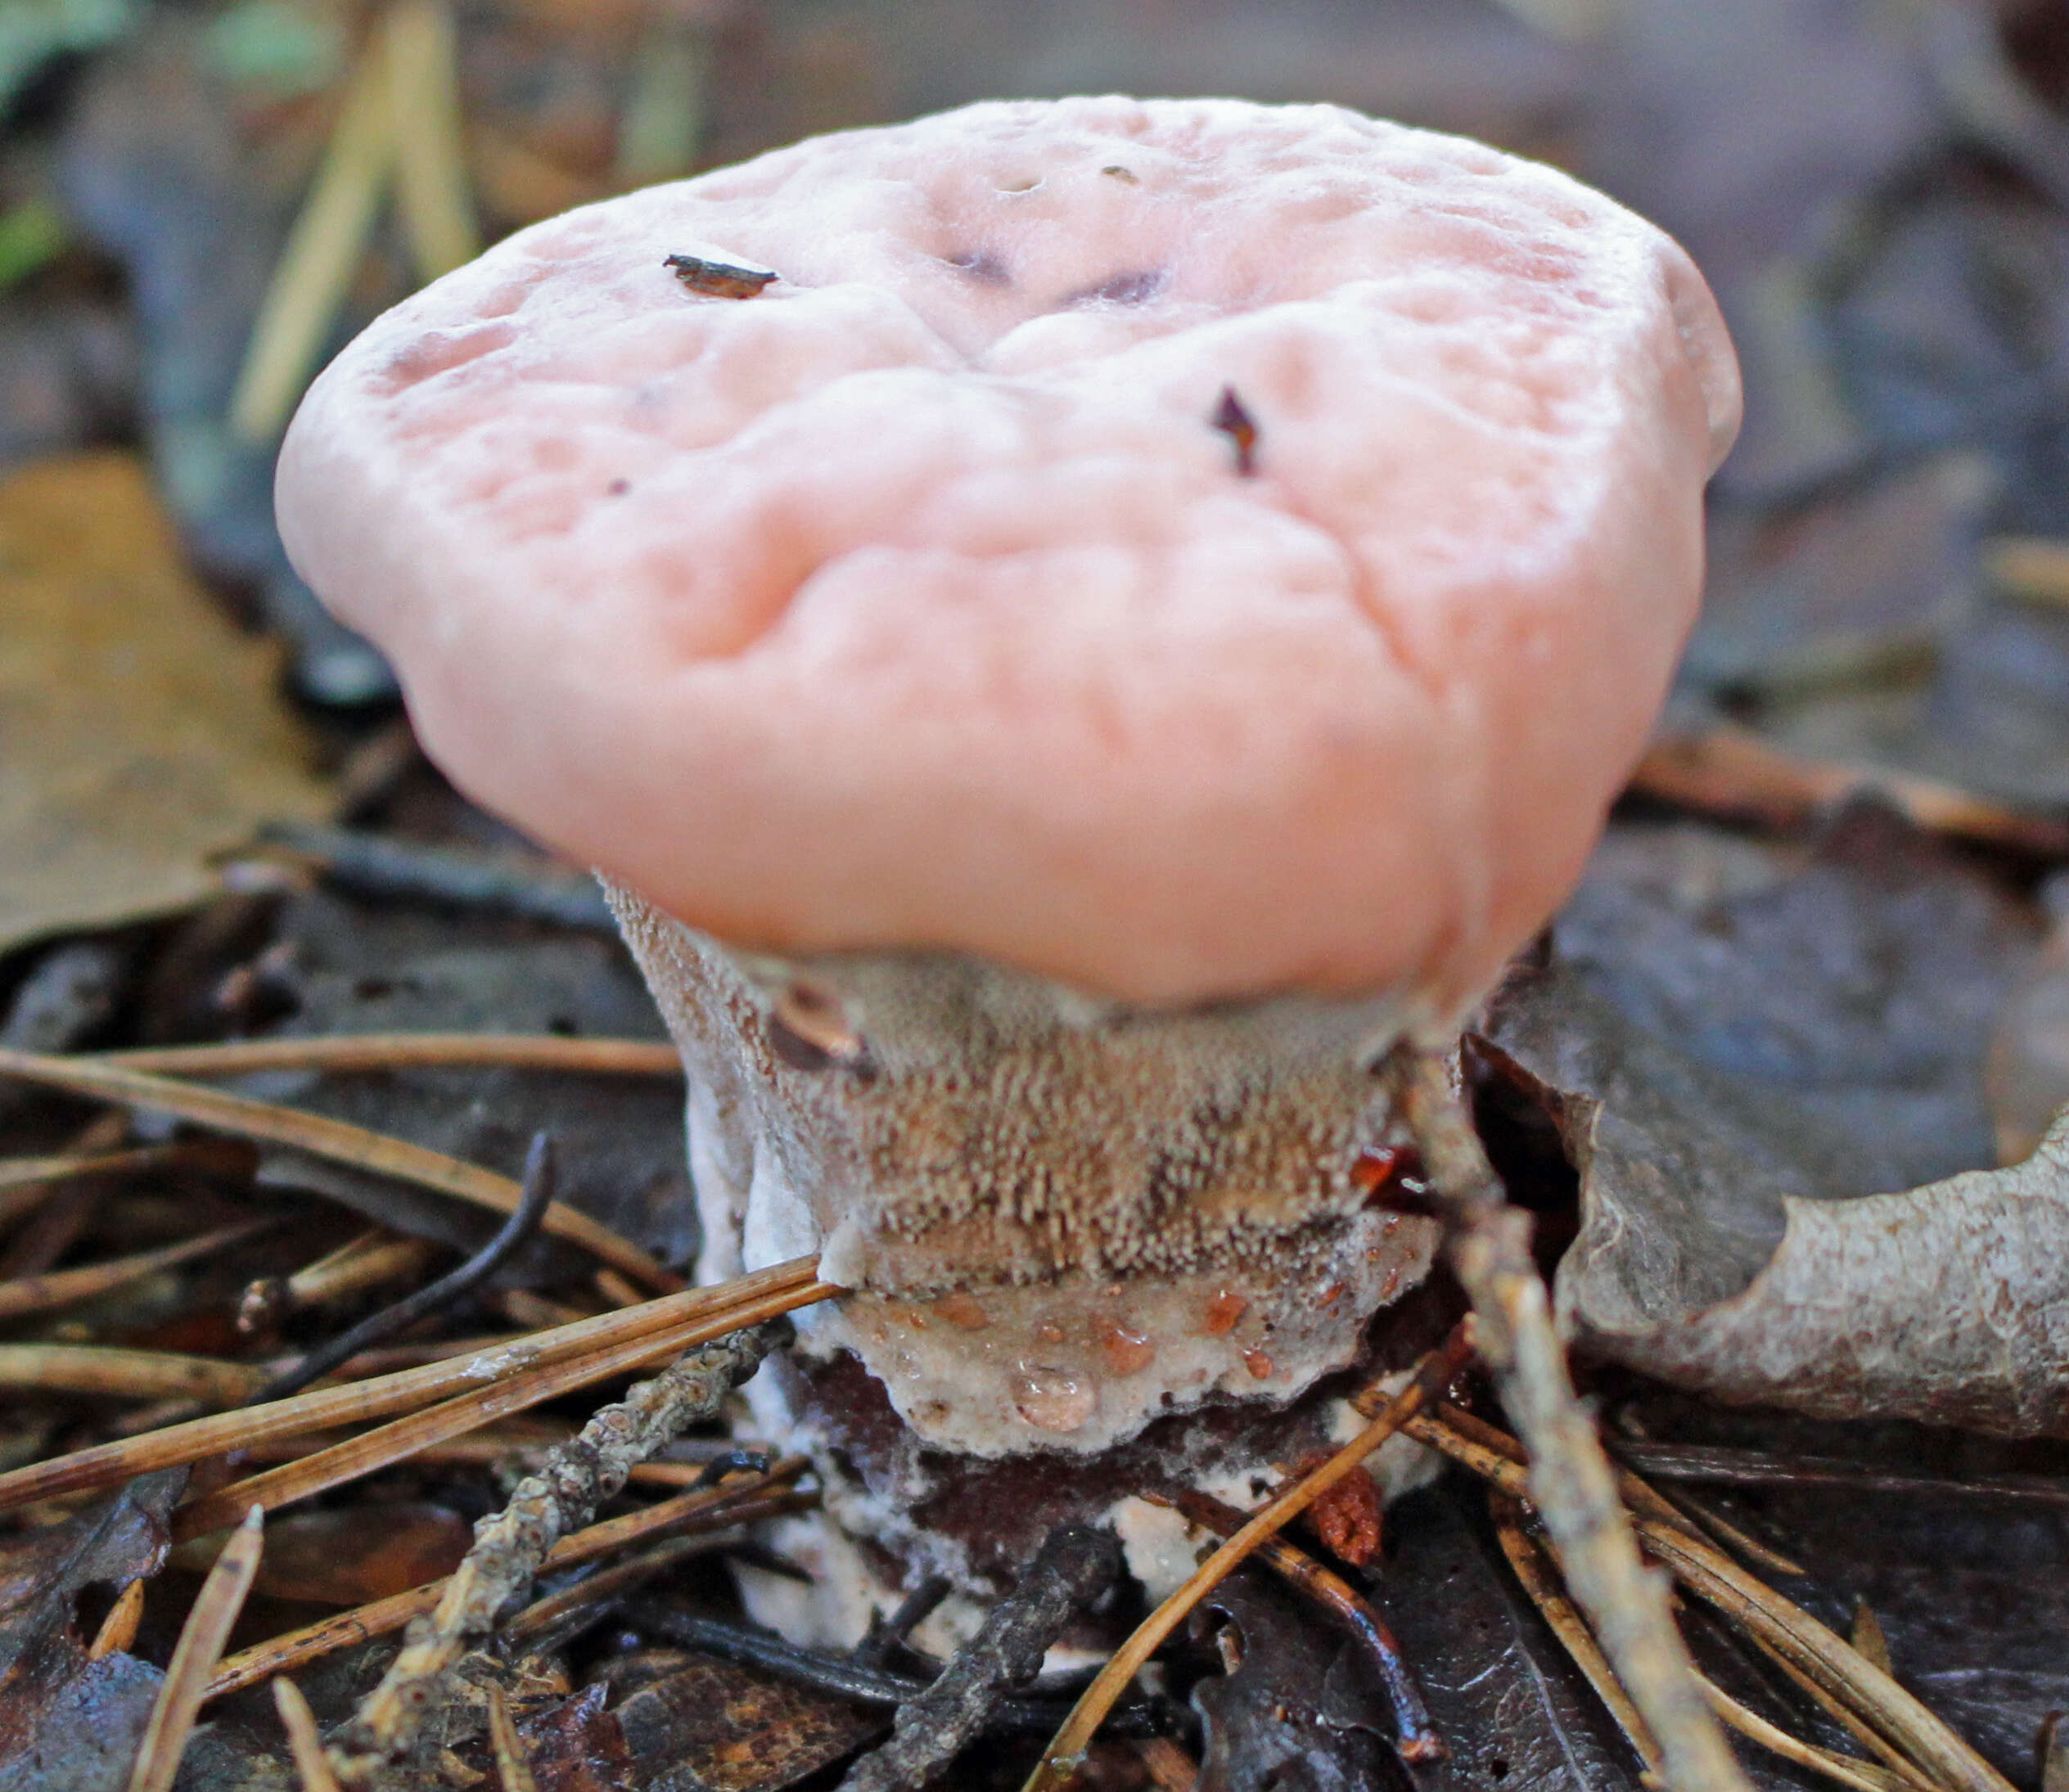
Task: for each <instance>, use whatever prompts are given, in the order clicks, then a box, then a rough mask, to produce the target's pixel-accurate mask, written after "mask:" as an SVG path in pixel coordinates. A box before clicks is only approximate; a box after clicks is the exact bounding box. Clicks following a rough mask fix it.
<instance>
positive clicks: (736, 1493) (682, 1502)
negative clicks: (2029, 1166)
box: [203, 1457, 805, 1699]
mask: <svg viewBox="0 0 2069 1792" xmlns="http://www.w3.org/2000/svg"><path fill="white" fill-rule="evenodd" d="M804 1470H805V1463H804V1461H803V1460H802V1458H800V1457H790V1458H788V1459H787V1460H786V1461H781V1462H778V1463H774V1464H773V1465H772V1466H770V1468H769V1472H768V1473H767V1474H766V1475H756V1476H755V1477H754V1478H753V1479H751V1480H746V1481H737V1482H733V1483H732V1484H729V1485H728V1486H724V1487H715V1488H700V1489H698V1490H697V1491H696V1492H694V1493H683V1494H678V1495H677V1496H676V1497H674V1498H673V1499H667V1500H663V1501H661V1502H659V1503H658V1504H657V1505H654V1506H648V1507H647V1508H646V1510H645V1511H639V1512H630V1513H627V1514H626V1515H624V1516H623V1517H620V1518H613V1519H606V1520H604V1521H603V1522H602V1523H601V1524H592V1525H590V1526H589V1527H588V1529H584V1530H579V1531H577V1532H576V1533H575V1534H574V1535H573V1536H572V1537H565V1538H561V1541H560V1542H558V1543H557V1544H555V1545H554V1546H553V1548H552V1550H551V1551H549V1552H548V1556H547V1558H546V1566H547V1567H548V1569H559V1568H573V1567H575V1566H577V1565H579V1564H581V1563H583V1562H587V1561H593V1560H595V1559H596V1558H597V1556H607V1555H609V1554H610V1553H611V1551H614V1550H617V1549H622V1548H624V1547H626V1546H628V1545H629V1544H632V1543H636V1542H642V1541H644V1540H645V1539H646V1538H651V1537H655V1536H658V1535H660V1534H661V1533H665V1532H668V1531H671V1530H676V1529H682V1530H685V1531H687V1530H689V1529H692V1528H695V1529H715V1528H718V1527H721V1526H723V1527H728V1528H730V1527H732V1526H733V1525H737V1524H746V1523H749V1522H751V1521H752V1520H756V1519H760V1518H764V1517H773V1516H774V1515H776V1514H777V1513H778V1511H790V1510H795V1509H796V1506H798V1505H801V1504H803V1503H805V1496H800V1495H796V1494H791V1493H786V1492H784V1491H783V1490H784V1489H786V1488H788V1487H789V1485H790V1484H791V1482H793V1481H795V1480H796V1479H797V1477H798V1476H799V1475H801V1474H802V1473H803V1472H804ZM450 1578H451V1577H450V1576H445V1577H444V1578H440V1579H438V1580H435V1581H429V1582H426V1583H425V1584H424V1585H423V1586H421V1587H411V1588H410V1589H409V1590H408V1592H402V1593H394V1594H390V1596H388V1597H387V1598H385V1599H376V1600H374V1601H370V1602H369V1603H368V1604H367V1605H359V1606H355V1607H354V1609H353V1610H350V1611H345V1612H337V1613H334V1614H332V1615H331V1616H330V1617H328V1618H325V1619H321V1620H320V1621H318V1623H313V1624H309V1625H307V1626H305V1627H304V1628H302V1629H300V1630H291V1631H288V1632H286V1633H285V1634H284V1635H282V1636H278V1637H270V1638H268V1640H267V1641H264V1642H263V1643H258V1644H255V1645H254V1646H252V1647H251V1648H250V1649H246V1650H241V1652H239V1653H238V1654H237V1655H227V1656H225V1657H224V1658H223V1661H222V1663H221V1664H220V1665H219V1666H218V1668H216V1671H215V1675H214V1678H212V1679H211V1680H210V1682H209V1684H208V1686H207V1689H206V1691H205V1693H204V1694H203V1696H204V1697H205V1698H208V1699H219V1698H221V1697H222V1696H223V1695H224V1694H226V1693H232V1692H241V1691H243V1690H244V1689H245V1688H246V1686H257V1685H258V1684H259V1682H261V1681H263V1680H266V1679H268V1678H270V1677H273V1675H275V1674H280V1673H290V1672H291V1671H292V1670H293V1669H295V1668H300V1667H304V1666H306V1665H307V1664H309V1663H310V1662H312V1661H316V1660H318V1659H321V1658H322V1657H323V1656H325V1655H331V1654H334V1653H335V1652H336V1650H340V1649H349V1648H352V1647H354V1646H355V1645H357V1644H359V1643H363V1642H366V1641H369V1640H370V1639H371V1638H372V1637H385V1636H390V1635H392V1634H393V1633H394V1632H396V1631H398V1630H400V1629H401V1628H403V1626H404V1625H405V1624H407V1623H408V1622H409V1621H410V1619H412V1618H417V1617H421V1616H422V1615H423V1614H426V1612H429V1611H431V1610H434V1609H435V1607H436V1606H437V1605H438V1602H439V1600H440V1599H441V1598H442V1597H443V1596H444V1592H445V1586H446V1582H447V1580H449V1579H450Z"/></svg>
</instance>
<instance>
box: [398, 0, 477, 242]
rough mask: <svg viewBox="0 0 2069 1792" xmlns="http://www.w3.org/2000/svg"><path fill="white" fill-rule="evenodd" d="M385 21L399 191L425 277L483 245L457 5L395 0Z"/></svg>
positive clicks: (406, 227)
mask: <svg viewBox="0 0 2069 1792" xmlns="http://www.w3.org/2000/svg"><path fill="white" fill-rule="evenodd" d="M385 25H386V32H387V38H388V43H387V52H388V56H387V63H388V104H389V128H390V130H391V131H392V132H393V133H394V142H395V197H396V201H397V204H398V205H399V208H400V209H401V212H402V219H403V234H404V235H405V236H408V239H409V248H410V255H411V259H412V260H414V261H415V263H417V278H418V279H420V280H427V281H428V280H435V279H437V278H438V277H439V275H440V274H443V273H449V272H452V270H453V268H457V267H458V266H459V265H460V264H461V263H462V262H467V261H471V260H473V259H474V258H475V257H476V255H478V254H480V253H481V232H480V229H479V227H477V226H476V223H475V218H474V200H473V196H472V195H471V192H470V191H469V190H468V186H467V149H466V146H465V145H464V144H463V143H462V140H461V131H460V123H461V120H460V74H459V69H458V57H457V55H456V53H455V44H454V33H453V11H452V8H451V7H449V6H448V5H447V4H445V3H444V0H395V3H394V5H393V6H392V7H390V9H389V13H388V17H387V20H386V21H385Z"/></svg>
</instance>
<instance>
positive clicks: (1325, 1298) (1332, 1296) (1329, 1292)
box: [1321, 1281, 1343, 1307]
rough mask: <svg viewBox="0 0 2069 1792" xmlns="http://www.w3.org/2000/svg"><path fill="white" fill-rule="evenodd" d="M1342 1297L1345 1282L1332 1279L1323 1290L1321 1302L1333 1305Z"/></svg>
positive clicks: (1326, 1305) (1327, 1305) (1328, 1305)
mask: <svg viewBox="0 0 2069 1792" xmlns="http://www.w3.org/2000/svg"><path fill="white" fill-rule="evenodd" d="M1341 1299H1343V1284H1342V1283H1341V1282H1340V1281H1332V1282H1331V1283H1330V1284H1329V1285H1328V1286H1327V1288H1325V1289H1323V1290H1322V1301H1321V1304H1322V1305H1323V1306H1324V1307H1333V1306H1335V1305H1336V1303H1337V1302H1338V1301H1340V1300H1341Z"/></svg>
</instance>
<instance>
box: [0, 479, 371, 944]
mask: <svg viewBox="0 0 2069 1792" xmlns="http://www.w3.org/2000/svg"><path fill="white" fill-rule="evenodd" d="M278 673H279V659H278V655H277V652H276V651H275V649H274V648H273V647H272V646H269V645H268V644H266V643H264V642H259V641H257V640H255V639H252V638H250V637H246V636H243V635H241V634H240V633H238V632H237V629H236V628H234V627H233V626H232V624H231V623H230V622H229V620H228V619H227V618H226V617H225V616H224V615H223V613H222V611H221V610H220V608H219V606H217V605H216V604H215V603H214V601H213V600H212V599H211V598H210V596H209V594H208V593H207V592H205V591H204V590H203V589H202V588H201V586H200V585H199V584H198V583H196V581H195V579H194V578H193V577H192V574H190V573H188V572H187V570H186V568H185V566H184V565H183V562H182V560H181V556H180V551H179V546H178V542H177V540H176V539H175V538H174V533H173V529H172V526H171V525H170V524H169V522H168V520H166V518H165V514H164V512H163V511H161V510H160V507H159V505H158V502H157V500H156V498H155V497H154V496H153V495H152V493H151V486H150V483H149V480H148V479H147V478H146V475H145V472H144V470H143V467H142V465H141V464H140V463H139V462H137V460H136V458H135V457H133V456H130V455H127V454H116V453H103V454H92V455H83V456H79V457H74V458H70V459H66V460H59V461H49V462H42V463H40V464H38V465H36V466H30V467H29V468H27V469H26V470H25V471H22V472H20V473H18V474H16V475H15V476H14V477H13V478H11V479H10V480H7V482H6V483H5V484H0V951H4V950H6V949H7V948H10V947H12V946H16V945H18V944H20V943H23V942H25V941H27V940H31V939H38V938H40V937H42V936H43V935H46V934H54V933H58V932H61V931H75V930H86V929H89V928H94V927H105V926H108V925H114V924H115V923H118V922H121V921H131V920H136V919H140V918H142V917H145V916H152V915H160V914H165V913H168V912H172V911H174V910H176V909H178V908H182V907H186V906H187V905H188V904H190V903H195V902H196V901H199V900H200V899H201V898H203V897H205V896H206V895H207V894H209V893H210V891H211V890H212V889H214V885H215V880H214V875H213V873H212V872H211V871H210V858H211V857H212V855H214V854H216V853H220V852H222V851H223V850H224V849H226V848H229V847H233V846H236V845H238V844H241V843H242V842H244V841H245V840H248V839H250V836H251V835H252V833H253V831H254V830H255V827H256V826H258V824H259V822H264V821H267V820H270V819H274V818H277V817H288V818H293V819H298V820H313V819H315V818H317V817H321V816H322V815H324V814H325V813H327V810H328V809H329V807H330V800H329V798H328V795H327V791H326V788H325V786H324V784H323V782H322V780H321V779H319V778H318V777H316V776H315V775H314V774H313V772H312V771H311V770H310V768H309V743H308V741H306V739H305V738H304V736H303V734H302V732H301V731H300V728H299V727H298V726H297V725H296V723H295V721H294V718H292V716H291V714H290V713H289V712H288V710H287V709H286V706H285V705H284V704H283V703H282V701H281V700H280V698H279V696H278V694H277V684H278Z"/></svg>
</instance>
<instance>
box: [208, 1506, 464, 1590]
mask: <svg viewBox="0 0 2069 1792" xmlns="http://www.w3.org/2000/svg"><path fill="white" fill-rule="evenodd" d="M472 1536H473V1530H472V1528H471V1526H470V1525H469V1524H467V1521H466V1520H464V1519H462V1517H461V1516H460V1515H459V1514H458V1513H457V1512H454V1511H450V1510H449V1509H448V1508H446V1507H444V1506H432V1505H429V1504H426V1503H424V1502H415V1501H412V1502H398V1503H396V1504H394V1505H390V1506H345V1507H340V1508H338V1509H336V1510H334V1511H320V1512H289V1513H286V1514H283V1515H280V1516H277V1517H276V1518H274V1520H273V1521H272V1523H270V1524H268V1525H267V1527H266V1553H265V1556H264V1560H262V1561H261V1562H260V1564H259V1576H258V1578H257V1580H256V1581H255V1582H254V1583H253V1590H254V1591H255V1592H258V1593H260V1594H264V1595H265V1596H268V1597H270V1598H273V1599H295V1600H309V1601H314V1602H317V1603H320V1604H324V1605H363V1604H364V1603H366V1602H367V1601H369V1600H376V1599H385V1598H387V1597H389V1596H390V1595H391V1594H394V1593H401V1592H408V1590H409V1589H410V1588H411V1587H421V1586H422V1585H423V1584H424V1583H425V1582H426V1581H433V1580H437V1579H439V1578H440V1577H441V1576H443V1575H446V1574H451V1573H452V1572H453V1569H455V1568H457V1567H458V1566H459V1565H460V1560H461V1558H462V1556H465V1555H466V1554H467V1544H468V1542H470V1541H471V1538H472ZM196 1541H197V1542H205V1539H197V1540H196Z"/></svg>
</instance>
